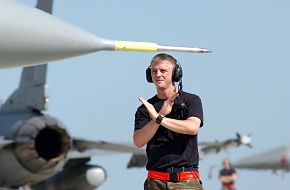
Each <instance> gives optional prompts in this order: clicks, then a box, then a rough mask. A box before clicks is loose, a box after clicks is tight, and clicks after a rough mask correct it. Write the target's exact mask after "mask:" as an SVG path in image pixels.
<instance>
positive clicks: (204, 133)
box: [0, 0, 290, 190]
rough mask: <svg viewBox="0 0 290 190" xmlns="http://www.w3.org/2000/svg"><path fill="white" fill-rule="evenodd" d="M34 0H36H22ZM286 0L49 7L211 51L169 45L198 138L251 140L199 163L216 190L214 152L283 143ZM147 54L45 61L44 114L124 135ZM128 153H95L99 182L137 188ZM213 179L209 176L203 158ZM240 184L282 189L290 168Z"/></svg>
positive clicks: (85, 133)
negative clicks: (103, 173)
mask: <svg viewBox="0 0 290 190" xmlns="http://www.w3.org/2000/svg"><path fill="white" fill-rule="evenodd" d="M24 2H25V3H28V4H30V5H34V3H35V1H29V0H26V1H24ZM289 7H290V3H289V1H286V0H276V1H274V0H263V1H262V0H256V1H250V0H244V1H231V0H220V1H195V0H192V1H186V0H179V1H166V0H158V1H156V0H155V1H154V0H147V1H128V0H123V1H117V0H115V1H114V0H99V1H95V0H86V1H83V0H74V1H71V0H55V4H54V12H53V14H54V15H55V16H56V17H58V18H61V19H63V20H65V21H67V22H69V23H72V24H73V25H76V26H78V27H80V28H83V29H85V30H87V31H89V32H91V33H93V34H95V35H97V36H99V37H103V38H108V39H114V40H132V41H150V42H157V43H159V44H164V45H179V46H193V47H195V46H197V47H203V48H208V49H211V50H213V52H212V53H211V54H186V53H172V55H173V56H175V58H176V59H177V60H178V61H179V62H180V63H181V65H182V68H183V71H184V78H183V86H184V90H185V91H190V92H193V93H196V94H198V95H199V96H200V97H201V99H202V102H203V107H204V115H205V121H204V127H203V128H202V129H201V130H200V133H199V140H200V141H203V140H204V141H210V140H225V139H227V138H233V137H235V133H236V132H240V133H241V134H248V133H251V137H252V141H253V142H252V143H253V148H252V149H249V148H246V147H240V148H238V149H235V150H233V151H231V152H230V153H222V154H219V155H216V156H210V157H207V158H205V159H204V160H202V161H201V162H200V171H201V173H202V180H203V183H204V188H205V189H210V190H214V189H220V184H219V182H218V180H217V178H218V170H219V169H220V166H221V162H222V159H223V158H224V157H229V158H230V159H232V161H236V160H238V159H240V158H243V157H245V156H249V155H252V154H255V153H258V152H261V151H266V150H269V149H271V148H275V147H278V146H281V145H286V144H289V134H290V129H289V126H290V121H289V113H290V98H289V97H290V87H289V79H290V75H289V71H290V65H289V61H290V38H289V33H290V25H289V18H290V12H289ZM154 55H155V53H134V52H97V53H93V54H90V55H85V56H81V57H77V58H72V59H67V60H63V61H57V62H53V63H51V64H50V65H49V68H48V78H47V82H48V85H49V94H50V102H49V109H48V111H47V112H46V113H47V114H49V115H52V116H56V117H58V118H59V119H61V120H62V121H63V122H64V123H65V124H66V126H67V127H68V129H69V130H70V132H71V134H72V135H74V136H78V137H86V138H89V139H92V140H93V139H95V140H107V141H113V142H132V133H133V125H134V114H135V111H136V108H137V107H138V106H139V105H140V103H139V102H138V97H139V96H143V97H145V98H149V97H151V96H152V95H154V93H155V88H154V86H153V85H152V84H148V83H147V82H146V79H145V69H146V68H147V66H148V65H149V61H150V59H151V57H152V56H154ZM20 72H21V69H19V68H15V69H4V70H0V88H1V90H0V99H2V101H4V100H5V99H6V98H7V96H8V95H9V94H10V93H11V92H12V91H13V90H14V89H15V88H16V86H17V85H18V82H19V77H20ZM129 158H130V155H116V156H99V157H94V158H93V159H92V163H93V164H98V165H102V166H103V167H105V168H106V170H107V173H108V179H107V181H106V183H105V184H104V185H103V186H101V187H100V189H101V190H113V189H118V188H119V189H130V190H136V189H142V188H143V181H144V179H145V177H146V172H145V169H144V168H142V169H131V170H127V169H126V164H127V162H128V160H129ZM214 165H216V166H217V167H215V168H214V170H213V173H212V175H213V177H212V179H208V176H207V175H208V171H209V168H210V167H211V166H214ZM238 174H239V179H238V180H237V188H238V189H288V188H289V186H290V183H289V180H290V177H289V173H288V174H286V175H283V174H281V173H279V174H278V175H275V174H273V173H272V172H271V171H259V172H257V171H248V170H238Z"/></svg>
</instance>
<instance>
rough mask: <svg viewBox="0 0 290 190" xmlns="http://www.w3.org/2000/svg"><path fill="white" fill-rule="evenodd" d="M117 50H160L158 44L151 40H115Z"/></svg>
mask: <svg viewBox="0 0 290 190" xmlns="http://www.w3.org/2000/svg"><path fill="white" fill-rule="evenodd" d="M115 50H118V51H145V52H153V51H157V50H158V45H157V44H156V43H151V42H132V41H115Z"/></svg>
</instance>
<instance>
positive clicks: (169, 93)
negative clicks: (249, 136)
mask: <svg viewBox="0 0 290 190" xmlns="http://www.w3.org/2000/svg"><path fill="white" fill-rule="evenodd" d="M146 78H147V81H148V82H152V83H154V85H155V87H156V90H157V94H156V95H155V96H153V97H152V98H150V99H149V100H148V101H146V100H145V99H144V98H142V97H140V98H139V100H140V101H141V103H142V104H143V105H141V106H140V107H139V108H138V109H137V111H136V114H135V132H134V135H133V139H134V144H135V145H136V146H137V147H143V146H144V145H145V144H147V147H146V154H147V159H148V162H147V165H146V169H147V170H148V176H147V179H146V181H145V183H144V190H163V189H196V190H200V189H202V184H201V181H200V179H199V172H198V163H199V156H198V147H197V134H198V129H199V128H200V127H202V125H203V111H202V103H201V100H200V98H199V97H198V96H197V95H194V94H190V93H187V92H182V89H180V91H179V92H178V91H177V89H176V87H175V82H179V85H180V86H181V88H182V84H181V78H182V69H181V66H180V64H179V63H178V62H177V61H176V59H175V58H174V57H172V56H171V55H168V54H163V53H162V54H157V55H156V56H154V57H153V59H152V61H151V65H150V66H149V67H148V68H147V70H146Z"/></svg>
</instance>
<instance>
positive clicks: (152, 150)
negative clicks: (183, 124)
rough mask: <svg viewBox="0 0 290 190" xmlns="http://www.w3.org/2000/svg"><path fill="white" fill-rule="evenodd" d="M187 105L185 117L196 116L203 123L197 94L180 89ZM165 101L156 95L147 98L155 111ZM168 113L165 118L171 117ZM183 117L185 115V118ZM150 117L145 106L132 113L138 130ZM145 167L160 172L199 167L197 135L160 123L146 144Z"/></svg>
mask: <svg viewBox="0 0 290 190" xmlns="http://www.w3.org/2000/svg"><path fill="white" fill-rule="evenodd" d="M180 98H181V99H182V100H183V101H184V103H185V105H186V106H187V108H188V113H187V118H188V117H197V118H199V119H200V120H201V126H202V125H203V111H202V103H201V100H200V98H199V96H197V95H194V94H190V93H187V92H183V93H182V95H181V97H180ZM164 101H165V100H162V99H159V98H158V97H157V95H155V96H154V97H152V98H151V99H149V100H148V102H149V103H151V104H152V105H153V106H154V108H155V109H156V111H157V112H159V111H160V109H161V107H162V105H163V102H164ZM174 116H175V114H174V113H172V112H171V113H170V114H169V115H167V116H166V117H168V118H174ZM185 119H186V118H185ZM150 120H151V118H150V116H149V113H148V111H147V109H146V108H145V106H144V105H141V106H140V107H139V108H138V109H137V111H136V114H135V130H138V129H141V128H142V127H144V126H145V125H146V124H147V123H148V122H149V121H150ZM146 153H147V158H148V162H147V166H146V169H147V170H156V171H163V170H165V169H166V168H170V167H172V166H173V167H192V166H193V167H195V168H198V162H199V156H198V146H197V135H186V134H180V133H176V132H173V131H170V130H168V129H166V128H165V127H162V126H160V127H159V128H158V130H157V132H156V134H155V135H154V137H153V138H152V139H151V140H150V141H149V142H148V143H147V147H146Z"/></svg>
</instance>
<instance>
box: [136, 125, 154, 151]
mask: <svg viewBox="0 0 290 190" xmlns="http://www.w3.org/2000/svg"><path fill="white" fill-rule="evenodd" d="M158 128H159V124H157V123H156V122H155V120H151V121H150V122H148V123H147V124H146V125H145V126H144V127H142V128H141V129H138V130H136V131H135V132H134V135H133V141H134V144H135V146H136V147H138V148H141V147H143V146H144V145H145V144H147V143H148V142H149V141H150V140H151V139H152V137H153V136H154V135H155V133H156V131H157V130H158Z"/></svg>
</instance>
